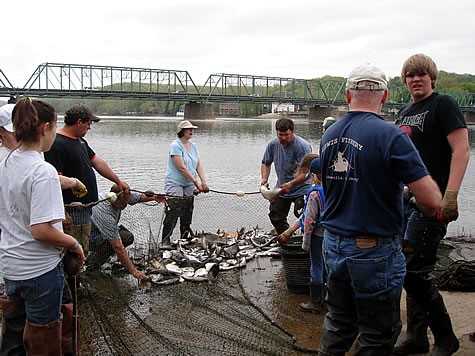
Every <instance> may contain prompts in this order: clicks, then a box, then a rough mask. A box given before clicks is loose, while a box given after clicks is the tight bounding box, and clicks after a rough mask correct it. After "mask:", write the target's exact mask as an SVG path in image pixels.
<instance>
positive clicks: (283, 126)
mask: <svg viewBox="0 0 475 356" xmlns="http://www.w3.org/2000/svg"><path fill="white" fill-rule="evenodd" d="M275 129H276V130H277V131H281V132H285V131H287V130H290V131H292V132H293V131H294V122H293V121H292V120H291V119H288V118H286V117H283V118H281V119H278V120H277V121H276V122H275Z"/></svg>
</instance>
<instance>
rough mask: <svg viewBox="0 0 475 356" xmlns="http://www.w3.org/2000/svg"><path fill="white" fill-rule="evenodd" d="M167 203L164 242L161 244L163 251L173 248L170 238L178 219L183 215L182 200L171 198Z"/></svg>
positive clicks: (163, 233) (163, 232)
mask: <svg viewBox="0 0 475 356" xmlns="http://www.w3.org/2000/svg"><path fill="white" fill-rule="evenodd" d="M167 203H168V207H167V208H166V209H165V219H163V229H162V241H161V243H160V248H161V249H170V248H171V241H170V238H171V236H172V234H173V230H174V229H175V226H176V223H177V222H178V218H179V217H180V216H181V214H182V212H181V210H182V208H181V203H182V199H181V198H169V199H168V201H167Z"/></svg>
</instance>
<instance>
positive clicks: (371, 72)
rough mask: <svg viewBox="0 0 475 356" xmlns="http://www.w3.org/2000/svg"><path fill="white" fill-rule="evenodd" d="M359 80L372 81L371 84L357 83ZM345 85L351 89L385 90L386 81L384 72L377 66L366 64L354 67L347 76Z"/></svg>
mask: <svg viewBox="0 0 475 356" xmlns="http://www.w3.org/2000/svg"><path fill="white" fill-rule="evenodd" d="M360 82H373V83H374V85H373V84H368V83H366V84H359V83H360ZM346 87H347V88H348V89H352V90H375V91H376V90H386V89H388V81H387V79H386V75H385V74H384V72H383V71H382V70H381V69H379V68H378V67H375V66H372V65H369V64H366V65H363V66H359V67H356V68H355V69H353V71H352V72H351V73H350V75H349V76H348V80H347V82H346Z"/></svg>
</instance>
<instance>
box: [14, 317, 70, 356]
mask: <svg viewBox="0 0 475 356" xmlns="http://www.w3.org/2000/svg"><path fill="white" fill-rule="evenodd" d="M23 342H24V343H25V347H26V350H27V352H28V356H58V355H61V353H62V350H61V319H58V320H55V321H52V322H51V323H49V324H46V325H40V324H33V323H30V322H29V321H28V320H27V321H26V323H25V332H24V334H23Z"/></svg>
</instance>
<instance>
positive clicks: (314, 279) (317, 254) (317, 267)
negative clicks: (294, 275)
mask: <svg viewBox="0 0 475 356" xmlns="http://www.w3.org/2000/svg"><path fill="white" fill-rule="evenodd" d="M322 242H323V237H322V236H316V235H312V238H311V240H310V283H311V284H323V283H325V282H326V281H327V270H326V269H325V266H324V264H323V252H322Z"/></svg>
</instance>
